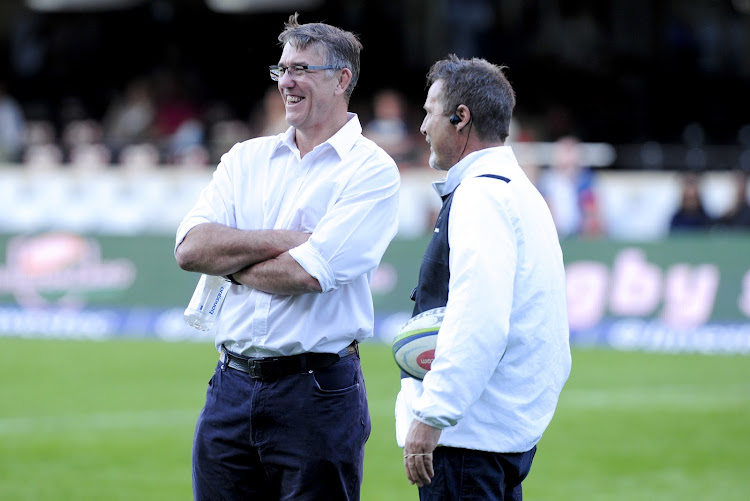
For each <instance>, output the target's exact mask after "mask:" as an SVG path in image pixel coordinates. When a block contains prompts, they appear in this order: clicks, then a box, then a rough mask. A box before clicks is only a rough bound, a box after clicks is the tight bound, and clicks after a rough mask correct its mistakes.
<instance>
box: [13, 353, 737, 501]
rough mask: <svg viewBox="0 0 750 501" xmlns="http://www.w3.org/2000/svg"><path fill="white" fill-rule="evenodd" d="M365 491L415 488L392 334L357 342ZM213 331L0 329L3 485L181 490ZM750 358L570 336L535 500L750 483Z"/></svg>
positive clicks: (157, 493)
mask: <svg viewBox="0 0 750 501" xmlns="http://www.w3.org/2000/svg"><path fill="white" fill-rule="evenodd" d="M361 351H362V358H363V365H364V370H365V377H366V379H367V386H368V393H369V398H370V409H371V413H372V419H373V433H372V436H371V437H370V441H369V442H368V448H367V458H366V463H365V480H364V485H363V496H362V499H363V500H364V501H381V500H383V501H391V500H393V501H397V500H416V499H417V492H416V488H415V487H412V486H410V485H409V483H408V482H407V480H406V478H405V476H404V474H403V467H402V463H401V462H402V459H401V451H400V449H398V448H397V447H396V445H395V439H394V431H393V402H394V399H395V396H396V392H397V390H398V384H399V381H398V372H397V371H396V370H395V368H394V365H393V362H392V359H391V358H390V351H389V348H388V347H387V346H384V345H379V344H365V345H364V346H362V350H361ZM215 360H216V356H215V353H214V351H213V349H212V347H211V346H210V345H206V344H191V343H165V342H157V341H109V342H83V341H56V340H23V339H14V338H3V339H0V499H1V500H4V501H16V500H34V501H37V500H54V501H64V500H75V501H80V500H129V501H130V500H139V501H147V500H160V501H164V500H187V499H191V490H190V445H191V440H192V433H193V425H194V423H195V419H196V417H197V414H198V411H199V410H200V407H201V405H202V403H203V397H204V391H205V386H206V383H207V381H208V379H209V377H210V374H211V372H212V371H213V365H214V363H215ZM748 447H750V358H748V357H733V356H716V357H712V356H699V355H661V354H646V353H621V352H612V351H603V350H576V351H574V359H573V373H572V375H571V378H570V380H569V382H568V385H567V386H566V388H565V390H564V392H563V397H562V400H561V403H560V406H559V408H558V411H557V414H556V416H555V419H554V420H553V422H552V425H551V426H550V428H549V429H548V431H547V433H546V434H545V436H544V438H543V439H542V441H541V443H540V445H539V451H538V453H537V456H536V460H535V462H534V465H533V467H532V470H531V475H530V476H529V478H528V479H527V481H526V483H525V498H526V499H529V500H555V501H561V500H643V499H647V500H651V499H658V500H661V501H664V500H685V499H710V500H722V501H731V500H738V501H739V500H742V501H746V500H748V499H750V452H749V450H748Z"/></svg>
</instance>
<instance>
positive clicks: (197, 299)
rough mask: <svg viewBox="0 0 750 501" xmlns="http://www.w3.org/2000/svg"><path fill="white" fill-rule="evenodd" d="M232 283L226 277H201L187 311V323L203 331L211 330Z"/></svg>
mask: <svg viewBox="0 0 750 501" xmlns="http://www.w3.org/2000/svg"><path fill="white" fill-rule="evenodd" d="M231 283H232V282H230V281H229V280H227V279H226V278H224V277H216V276H213V275H201V278H200V280H198V285H197V286H196V287H195V292H193V297H192V298H190V303H189V304H188V307H187V308H186V309H185V323H187V324H188V325H190V326H192V327H195V328H196V329H198V330H201V331H207V330H209V329H211V327H213V325H214V322H215V321H216V317H217V316H218V314H219V310H220V309H221V305H222V303H224V298H225V297H226V296H227V290H228V289H229V285H230V284H231Z"/></svg>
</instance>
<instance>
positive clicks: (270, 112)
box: [250, 85, 289, 137]
mask: <svg viewBox="0 0 750 501" xmlns="http://www.w3.org/2000/svg"><path fill="white" fill-rule="evenodd" d="M250 122H251V123H252V124H253V129H254V130H253V133H254V136H255V137H258V136H275V135H276V134H281V133H282V132H286V130H287V129H288V128H289V123H288V122H287V121H286V108H285V105H284V101H283V100H282V99H279V89H278V88H276V86H275V85H272V86H269V87H268V89H266V92H265V94H263V100H262V101H261V102H260V106H259V107H258V111H257V112H256V113H254V114H253V118H252V120H251V121H250Z"/></svg>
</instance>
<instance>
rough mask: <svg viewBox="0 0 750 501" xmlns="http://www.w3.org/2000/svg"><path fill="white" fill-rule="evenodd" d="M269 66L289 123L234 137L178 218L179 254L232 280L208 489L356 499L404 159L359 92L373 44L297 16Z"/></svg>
mask: <svg viewBox="0 0 750 501" xmlns="http://www.w3.org/2000/svg"><path fill="white" fill-rule="evenodd" d="M279 42H280V45H281V47H282V48H283V50H282V54H281V58H280V60H279V62H278V64H276V65H273V66H271V67H270V72H271V78H272V79H273V80H274V81H276V82H277V83H278V88H279V92H280V94H281V98H282V99H283V100H284V103H285V109H286V120H287V122H288V123H289V124H290V125H291V127H290V128H289V129H288V130H287V131H286V132H285V133H282V134H279V135H278V136H271V137H261V138H255V139H251V140H249V141H245V142H243V143H240V144H237V145H235V146H234V147H233V148H232V149H231V150H230V151H229V152H228V153H226V154H225V155H224V156H223V157H222V159H221V162H220V163H219V165H218V167H217V169H216V171H215V173H214V176H213V180H212V181H211V183H210V184H209V185H208V186H207V187H206V188H205V189H204V190H203V192H202V193H201V195H200V197H199V200H198V202H197V203H196V205H195V206H194V207H193V208H192V209H191V211H190V212H189V213H188V214H187V216H186V217H185V219H184V220H183V221H182V223H181V224H180V226H179V228H178V230H177V240H176V246H175V256H176V259H177V262H178V264H179V265H180V267H181V268H183V269H185V270H188V271H196V272H200V273H206V274H211V275H223V276H227V277H228V278H230V280H232V282H233V284H232V285H231V286H230V288H229V292H228V294H227V296H226V299H225V302H224V305H223V309H222V310H221V313H220V315H219V318H218V320H217V323H216V325H215V327H214V335H215V344H216V348H217V350H219V352H220V359H219V362H218V365H217V368H216V370H215V372H214V375H213V377H212V379H211V381H210V383H209V388H208V392H207V397H206V403H205V406H204V408H203V411H202V412H201V414H200V417H199V418H198V423H197V425H196V431H195V439H194V443H193V490H194V495H195V498H196V499H228V500H231V499H263V500H272V499H309V500H334V499H336V500H339V499H341V500H355V499H359V492H360V485H361V481H362V468H363V460H364V445H365V441H366V440H367V438H368V436H369V433H370V417H369V412H368V407H367V398H366V393H365V386H364V380H363V378H362V372H361V368H360V361H359V352H358V349H357V343H358V342H359V341H361V340H363V339H365V338H367V337H370V336H371V335H372V331H373V304H372V297H371V293H370V287H369V284H370V280H371V279H372V276H373V273H374V271H375V269H376V267H377V266H378V264H379V261H380V259H381V258H382V256H383V253H384V252H385V249H386V247H387V246H388V244H389V243H390V241H391V239H392V238H393V237H394V236H395V234H396V229H397V228H396V226H397V222H396V221H397V210H398V188H399V180H400V178H399V174H398V170H397V168H396V164H395V162H394V161H393V160H392V159H391V158H390V157H389V156H388V155H387V154H386V153H385V152H384V151H383V150H382V149H380V148H379V147H378V146H376V145H375V144H374V143H373V142H372V141H370V140H368V139H366V138H364V137H363V136H362V127H361V125H360V122H359V119H358V117H357V116H356V115H355V114H353V113H350V112H348V103H349V99H350V96H351V94H352V91H353V90H354V86H355V85H356V83H357V78H358V77H359V53H360V50H361V44H360V42H359V41H358V40H357V38H356V37H355V36H354V35H353V34H351V33H349V32H346V31H343V30H341V29H339V28H336V27H333V26H330V25H327V24H321V23H311V24H299V23H298V22H297V15H296V14H295V15H293V16H291V17H290V18H289V21H288V22H287V23H286V24H285V29H284V30H283V31H282V33H281V34H280V35H279Z"/></svg>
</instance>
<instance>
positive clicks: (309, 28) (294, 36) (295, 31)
mask: <svg viewBox="0 0 750 501" xmlns="http://www.w3.org/2000/svg"><path fill="white" fill-rule="evenodd" d="M298 16H299V14H298V13H296V12H295V13H294V14H292V15H291V16H289V20H288V21H287V22H286V23H285V24H284V31H282V32H281V34H279V45H280V46H281V47H282V48H283V47H284V46H285V45H286V44H290V45H291V46H292V47H294V48H296V49H298V50H304V49H306V48H307V47H309V46H319V47H322V48H323V49H324V52H325V63H324V64H325V65H327V66H335V67H336V68H339V69H340V68H349V69H350V70H351V72H352V79H351V82H349V87H347V89H346V92H345V97H346V102H347V103H348V102H349V99H350V98H351V96H352V92H354V87H355V86H356V85H357V81H358V80H359V53H360V52H361V51H362V43H361V42H360V41H359V39H358V38H357V36H356V35H355V34H354V33H351V32H349V31H344V30H342V29H341V28H337V27H336V26H331V25H330V24H324V23H307V24H299V22H298V21H297V17H298ZM328 71H329V72H333V71H334V70H328Z"/></svg>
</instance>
